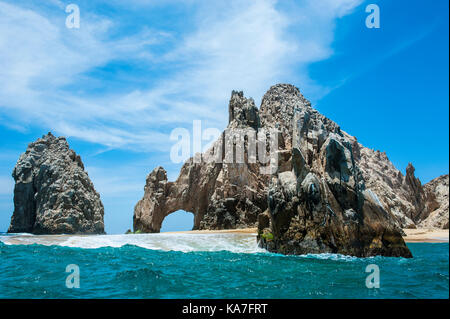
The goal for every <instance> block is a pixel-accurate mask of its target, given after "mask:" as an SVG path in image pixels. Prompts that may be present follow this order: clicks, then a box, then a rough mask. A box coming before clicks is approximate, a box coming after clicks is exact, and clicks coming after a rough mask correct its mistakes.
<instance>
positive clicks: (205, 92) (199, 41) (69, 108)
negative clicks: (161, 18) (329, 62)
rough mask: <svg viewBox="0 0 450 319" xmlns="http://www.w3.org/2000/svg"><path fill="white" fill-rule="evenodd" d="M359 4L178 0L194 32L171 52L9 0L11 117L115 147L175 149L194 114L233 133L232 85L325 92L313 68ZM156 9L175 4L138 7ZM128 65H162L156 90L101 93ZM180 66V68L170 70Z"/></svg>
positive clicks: (1, 34) (1, 36) (104, 25)
mask: <svg viewBox="0 0 450 319" xmlns="http://www.w3.org/2000/svg"><path fill="white" fill-rule="evenodd" d="M175 2H177V1H175V0H173V1H171V2H170V3H172V4H173V3H175ZM360 2H361V1H360V0H342V1H332V0H327V1H314V0H310V1H303V2H300V3H296V2H294V1H291V2H289V1H286V2H281V1H280V2H278V1H275V0H261V1H250V0H229V1H222V0H219V1H194V0H192V1H188V2H181V1H179V5H183V6H189V8H190V11H189V12H192V15H193V17H194V19H193V21H194V23H195V26H194V28H193V30H194V31H189V32H186V31H183V30H178V31H177V32H178V34H177V39H181V41H179V42H178V43H177V44H176V45H175V46H174V48H173V49H171V50H170V51H169V52H165V53H164V54H155V53H154V51H153V48H154V47H158V46H164V43H165V42H164V41H166V40H167V39H169V38H170V36H171V35H170V34H168V33H167V32H166V31H165V30H149V29H148V28H142V30H141V32H139V33H137V34H134V35H132V36H128V35H122V36H121V37H119V38H117V37H113V36H112V34H113V32H111V30H112V28H113V27H115V26H116V24H117V23H120V21H119V22H117V21H114V22H113V21H111V20H109V19H108V18H105V17H103V16H98V15H95V13H94V12H88V13H84V15H83V20H82V28H81V29H79V30H69V29H66V28H65V26H64V19H63V18H64V17H65V16H64V15H62V17H60V16H55V15H53V14H51V13H49V12H48V11H39V10H37V9H35V8H34V10H35V11H32V10H31V9H26V8H25V7H24V6H19V5H14V4H7V3H3V2H1V3H0V103H1V104H0V112H2V113H4V114H6V115H7V116H8V118H9V119H12V123H10V124H9V125H10V127H13V128H14V127H17V128H21V129H23V127H26V126H27V125H38V126H42V127H45V128H51V129H53V130H55V131H56V133H58V134H62V135H66V136H72V137H76V138H79V139H83V140H86V141H89V142H93V143H99V144H102V145H105V146H107V147H109V148H131V149H135V150H152V151H154V150H162V149H167V147H168V135H167V130H168V129H169V128H170V127H173V126H177V125H178V126H179V125H184V126H186V125H188V124H189V123H192V120H193V119H202V120H205V121H207V122H208V125H210V126H215V127H219V128H220V127H223V126H224V125H225V124H226V119H227V114H226V104H227V99H228V97H229V94H230V91H231V90H232V89H243V90H244V91H245V92H246V94H247V95H250V96H253V97H254V98H255V99H256V100H257V101H258V100H259V99H260V98H261V97H262V95H263V93H264V92H265V91H266V90H267V89H268V87H269V86H270V85H273V84H275V83H277V82H293V83H296V84H298V85H300V86H301V87H302V88H303V89H305V90H309V91H310V92H316V93H317V92H325V91H326V88H321V87H320V86H318V85H317V84H315V83H314V82H313V81H312V80H311V79H310V78H309V76H308V72H307V68H308V66H309V65H310V64H311V63H312V62H315V61H319V60H321V59H326V58H327V57H329V56H330V55H331V54H332V49H331V45H332V41H333V31H334V25H335V23H336V19H338V18H339V17H342V16H344V15H346V14H348V13H350V12H351V10H352V9H353V8H355V6H357V5H358V4H359V3H360ZM111 3H112V4H114V2H111ZM54 4H55V5H56V6H57V7H59V8H61V6H62V3H61V2H60V1H54ZM152 5H159V6H163V5H167V2H166V4H164V2H157V1H156V2H152V3H150V2H148V1H144V0H134V1H131V3H130V6H132V7H135V8H136V7H140V6H141V7H142V6H150V7H151V6H152ZM137 10H139V9H137ZM172 40H173V39H172ZM117 60H122V61H124V60H126V61H135V62H136V63H138V64H140V65H141V66H142V67H143V68H144V69H145V68H148V69H149V70H154V69H157V70H159V72H157V74H158V75H157V76H158V78H157V81H154V83H156V84H151V85H148V86H146V87H140V88H133V87H125V88H121V89H120V90H117V88H116V87H114V88H111V89H107V88H103V91H102V92H101V94H97V93H92V92H90V88H89V84H90V83H92V81H95V80H101V79H97V78H96V76H95V75H92V74H90V72H92V71H94V70H96V69H98V68H101V67H104V66H106V65H108V64H109V63H112V62H114V61H117ZM172 65H176V66H177V67H176V71H174V72H167V73H164V72H163V71H162V70H165V68H167V66H172ZM149 74H152V73H149ZM153 74H156V73H153ZM108 80H110V81H114V80H117V83H119V84H120V81H119V80H118V79H114V78H113V79H108ZM317 94H320V93H317ZM16 119H17V120H16Z"/></svg>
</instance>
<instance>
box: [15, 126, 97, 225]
mask: <svg viewBox="0 0 450 319" xmlns="http://www.w3.org/2000/svg"><path fill="white" fill-rule="evenodd" d="M12 176H13V178H14V180H15V182H16V184H15V187H14V213H13V216H12V218H11V225H10V227H9V229H8V232H9V233H19V232H28V233H34V234H63V233H64V234H75V233H77V234H102V233H104V225H103V214H104V209H103V204H102V202H101V200H100V195H99V194H98V193H97V192H96V191H95V189H94V185H93V184H92V182H91V180H90V179H89V176H88V174H87V173H86V172H85V170H84V165H83V163H82V161H81V158H80V156H79V155H77V154H76V153H75V152H74V151H73V150H71V149H70V148H69V144H68V143H67V141H66V139H65V138H63V137H58V138H57V137H54V136H53V135H52V134H51V133H48V134H47V135H45V136H43V137H42V138H40V139H38V140H37V141H36V142H34V143H31V144H29V145H28V148H27V150H26V152H25V153H23V154H22V155H21V156H20V158H19V160H18V161H17V164H16V166H15V167H14V170H13V173H12Z"/></svg>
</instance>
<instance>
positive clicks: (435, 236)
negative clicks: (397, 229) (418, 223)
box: [403, 228, 449, 243]
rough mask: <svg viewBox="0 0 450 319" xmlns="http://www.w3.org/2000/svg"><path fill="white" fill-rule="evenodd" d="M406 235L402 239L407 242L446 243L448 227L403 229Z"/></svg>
mask: <svg viewBox="0 0 450 319" xmlns="http://www.w3.org/2000/svg"><path fill="white" fill-rule="evenodd" d="M403 231H404V232H405V233H406V236H403V239H404V240H405V242H407V243H448V242H449V230H448V229H428V228H417V229H403Z"/></svg>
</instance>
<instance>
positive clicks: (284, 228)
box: [258, 98, 411, 257]
mask: <svg viewBox="0 0 450 319" xmlns="http://www.w3.org/2000/svg"><path fill="white" fill-rule="evenodd" d="M292 104H293V108H294V111H293V127H292V130H287V132H286V135H290V137H288V136H287V137H286V138H285V139H286V140H291V141H292V163H293V168H292V170H291V171H286V172H281V173H278V174H277V175H275V176H273V177H272V181H271V185H270V187H269V194H268V203H269V209H268V213H266V216H267V215H268V217H269V219H270V223H269V224H270V226H269V227H267V224H268V223H267V218H265V217H261V221H262V223H263V224H265V227H262V226H261V225H259V227H258V232H259V234H258V238H259V241H260V245H261V246H263V247H265V248H266V249H268V250H269V251H273V252H279V253H283V254H307V253H340V254H346V255H353V256H360V257H363V256H373V255H384V256H403V257H411V253H410V251H409V249H408V248H407V247H406V245H405V243H404V241H403V238H402V236H401V229H400V228H399V227H398V226H397V225H396V223H395V220H394V218H393V217H392V216H391V215H390V214H389V213H388V212H386V211H385V210H384V209H383V207H382V205H381V203H380V202H379V200H378V199H377V196H376V195H375V194H374V193H373V192H372V191H371V190H367V189H366V186H365V181H364V178H363V174H362V172H361V170H360V169H359V167H358V165H357V164H356V162H355V159H354V156H353V150H352V143H351V142H352V141H351V140H350V139H349V138H348V137H347V134H345V133H344V132H342V131H341V130H340V128H339V126H338V125H337V124H336V123H334V122H332V121H330V120H329V119H327V118H326V117H324V116H323V115H321V114H320V113H318V112H317V111H316V110H314V109H312V108H311V107H310V105H308V104H306V103H304V101H302V100H301V99H300V98H298V99H297V102H295V100H294V102H293V103H292ZM269 234H270V237H268V235H269Z"/></svg>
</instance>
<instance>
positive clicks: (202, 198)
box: [134, 84, 445, 257]
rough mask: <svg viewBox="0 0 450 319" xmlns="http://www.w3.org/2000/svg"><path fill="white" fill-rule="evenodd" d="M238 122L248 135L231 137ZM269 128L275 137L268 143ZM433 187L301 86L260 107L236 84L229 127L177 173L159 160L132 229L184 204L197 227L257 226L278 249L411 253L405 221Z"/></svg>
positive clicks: (146, 227)
mask: <svg viewBox="0 0 450 319" xmlns="http://www.w3.org/2000/svg"><path fill="white" fill-rule="evenodd" d="M239 130H240V131H241V132H242V130H244V131H245V134H242V133H240V134H237V138H236V139H234V138H230V135H233V134H229V133H230V132H236V131H239ZM255 135H256V136H257V138H256V144H257V152H255V151H254V145H253V144H252V142H251V140H252V139H251V137H252V136H253V137H254V136H255ZM272 136H276V144H275V145H272V144H270V143H271V142H269V144H268V138H269V137H272ZM265 138H266V139H265ZM269 140H270V138H269ZM230 149H231V150H232V152H231V154H232V155H231V159H232V160H231V161H230V157H229V153H230V152H229V150H230ZM252 150H253V151H252ZM241 153H243V154H244V155H242V156H241V157H240V155H239V154H241ZM238 158H241V159H243V160H242V161H238V160H237V159H238ZM273 159H275V161H274V162H275V165H273V163H272V160H273ZM431 188H432V187H430V189H431ZM427 189H428V188H427V187H423V186H422V185H421V184H420V181H418V180H417V179H416V178H415V177H414V169H413V168H412V166H410V167H408V170H407V174H406V176H403V175H402V174H401V172H399V171H398V170H397V169H396V168H395V167H394V165H393V164H392V163H391V162H390V161H389V160H388V158H387V157H386V155H385V154H384V153H380V152H378V151H373V150H370V149H368V148H365V147H363V146H362V145H361V144H359V143H358V141H357V140H356V138H354V137H352V136H350V135H348V134H347V133H345V132H344V131H342V130H341V129H340V127H339V126H338V125H337V124H336V123H334V122H333V121H331V120H329V119H327V118H326V117H324V116H323V115H321V114H320V113H319V112H318V111H317V110H315V109H313V108H312V107H311V104H310V102H309V101H308V100H306V99H305V98H304V97H303V95H302V94H301V93H300V91H299V90H298V89H297V88H296V87H294V86H292V85H288V84H279V85H276V86H273V87H271V88H270V90H269V91H268V92H267V93H266V94H265V95H264V97H263V99H262V102H261V107H260V108H259V109H258V108H256V106H255V103H254V101H253V100H252V99H247V98H245V97H244V95H243V93H242V92H235V91H233V92H232V95H231V99H230V103H229V124H228V127H227V129H226V130H225V131H224V133H223V134H222V135H221V137H220V138H219V139H218V140H217V141H216V142H215V143H214V144H213V145H212V147H211V148H210V149H209V150H208V151H207V152H205V153H204V154H195V156H194V157H193V158H190V159H189V160H188V161H186V163H185V164H184V165H183V167H182V169H181V171H180V175H179V177H178V179H177V180H176V181H175V182H169V181H168V180H167V175H166V172H165V170H164V169H163V168H162V167H158V168H156V169H155V170H153V172H151V173H150V174H149V175H148V177H147V180H146V185H145V193H144V197H143V198H142V199H141V200H140V201H139V202H138V203H137V205H136V207H135V211H134V230H135V231H136V230H141V231H144V232H159V230H160V228H161V225H162V222H163V220H164V218H165V217H166V216H167V215H168V214H170V213H172V212H174V211H176V210H185V211H188V212H191V213H193V214H194V216H195V217H194V229H230V228H243V227H255V226H258V228H259V237H258V238H259V240H260V242H261V244H262V245H263V246H264V247H266V248H267V249H269V250H272V251H278V252H282V253H288V254H289V253H295V254H301V253H307V252H340V253H344V254H350V255H356V256H369V255H375V254H381V255H388V256H406V257H409V256H410V252H409V250H408V249H407V248H406V246H405V244H404V242H403V239H402V237H401V232H402V231H401V229H400V227H405V226H406V227H415V225H416V223H418V222H420V221H422V220H423V219H424V218H426V217H427V216H428V215H429V210H430V209H429V207H430V205H429V204H427V202H429V201H430V200H429V199H427V198H430V196H429V195H427V194H428V193H427ZM431 206H433V205H431ZM436 207H437V206H436V205H434V206H433V209H436ZM439 207H441V206H439ZM443 209H445V207H443ZM439 216H440V215H439ZM435 224H436V223H435Z"/></svg>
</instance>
